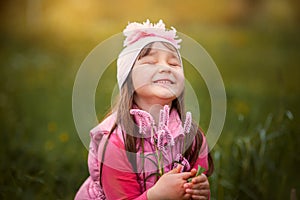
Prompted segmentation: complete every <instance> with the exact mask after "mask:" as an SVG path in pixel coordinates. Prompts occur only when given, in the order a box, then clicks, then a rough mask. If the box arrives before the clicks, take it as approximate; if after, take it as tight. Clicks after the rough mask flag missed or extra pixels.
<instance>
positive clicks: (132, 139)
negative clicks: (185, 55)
mask: <svg viewBox="0 0 300 200" xmlns="http://www.w3.org/2000/svg"><path fill="white" fill-rule="evenodd" d="M152 44H153V43H150V44H148V45H146V46H145V47H144V48H143V50H142V51H141V52H140V54H139V56H138V57H137V60H138V59H140V58H142V57H144V56H146V55H148V54H149V52H150V50H151V46H152ZM162 44H163V45H165V46H166V47H167V48H169V49H170V50H171V51H175V52H177V50H176V49H175V48H174V47H173V46H172V45H170V44H168V43H165V42H162ZM133 96H134V88H133V84H132V75H131V72H130V73H129V75H128V77H127V79H126V81H125V83H124V84H123V86H122V88H121V91H120V97H119V100H118V103H117V104H116V105H115V108H116V111H117V118H116V122H115V125H114V126H113V128H112V130H110V133H109V136H108V138H107V141H106V142H105V145H104V149H103V155H102V160H101V165H100V184H101V185H102V181H101V177H102V166H103V162H104V157H105V151H106V146H107V144H108V140H109V138H110V136H111V135H112V134H113V132H114V130H115V129H116V128H117V127H118V126H120V127H121V130H122V135H123V139H124V144H125V150H126V153H127V158H128V160H129V162H130V163H131V165H132V168H133V171H134V172H137V161H136V153H137V152H138V150H139V148H140V147H139V146H140V145H141V143H140V142H141V140H140V138H139V137H138V136H137V134H138V128H137V126H136V125H135V123H134V120H133V117H132V115H131V114H130V109H131V108H132V106H133V104H134V100H133ZM171 109H176V110H177V112H178V114H179V117H180V119H181V120H185V109H184V91H183V92H182V94H180V96H179V97H177V98H176V99H174V100H173V102H172V108H171ZM126 133H128V134H126ZM186 137H187V138H186V139H185V141H186V144H187V145H188V146H189V147H188V148H187V149H186V151H185V152H184V157H185V158H186V159H188V161H189V162H190V164H191V166H193V165H194V164H195V163H196V160H197V159H198V156H199V153H200V149H201V146H202V142H203V137H202V131H201V130H200V128H199V127H198V126H197V124H195V123H194V122H193V125H192V128H191V131H190V134H188V135H187V136H186ZM208 162H209V169H208V171H207V175H208V176H210V175H211V174H212V172H213V169H214V166H213V161H212V158H211V155H210V153H208Z"/></svg>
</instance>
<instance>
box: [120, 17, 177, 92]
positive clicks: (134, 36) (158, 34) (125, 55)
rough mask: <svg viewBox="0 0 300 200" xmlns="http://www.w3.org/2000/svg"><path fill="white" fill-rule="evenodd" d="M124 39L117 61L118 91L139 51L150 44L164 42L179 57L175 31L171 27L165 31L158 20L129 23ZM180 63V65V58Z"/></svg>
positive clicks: (162, 24) (161, 22)
mask: <svg viewBox="0 0 300 200" xmlns="http://www.w3.org/2000/svg"><path fill="white" fill-rule="evenodd" d="M123 33H124V35H125V36H126V39H125V41H124V46H125V48H124V49H123V51H122V52H121V53H120V55H119V57H118V60H117V80H118V85H119V90H120V91H121V88H122V85H123V84H124V82H125V81H126V79H127V77H128V74H129V73H130V71H131V68H132V66H133V64H134V62H135V60H136V59H137V57H138V55H139V54H140V52H141V50H142V49H143V48H144V47H145V46H146V45H148V44H150V43H152V42H166V43H169V44H171V45H173V46H174V47H175V48H176V50H177V53H178V55H179V57H180V53H179V51H178V50H179V48H180V45H179V43H180V42H181V40H180V39H177V35H176V30H175V29H174V28H173V27H172V29H171V30H166V28H165V24H164V23H163V21H162V20H160V21H159V22H158V23H157V24H154V25H153V24H152V23H150V21H149V20H147V21H146V22H144V23H143V24H140V23H136V22H134V23H130V24H128V25H127V27H126V28H125V29H124V31H123ZM180 62H181V64H182V61H181V58H180Z"/></svg>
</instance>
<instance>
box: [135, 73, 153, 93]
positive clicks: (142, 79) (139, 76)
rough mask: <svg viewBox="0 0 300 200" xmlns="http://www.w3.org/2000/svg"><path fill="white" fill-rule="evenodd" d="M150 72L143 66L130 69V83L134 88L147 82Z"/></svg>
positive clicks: (140, 86) (136, 88)
mask: <svg viewBox="0 0 300 200" xmlns="http://www.w3.org/2000/svg"><path fill="white" fill-rule="evenodd" d="M149 81H150V74H149V72H148V73H147V71H145V69H143V68H135V69H133V70H132V84H133V87H134V89H135V90H138V89H139V88H142V87H143V86H145V85H147V84H149Z"/></svg>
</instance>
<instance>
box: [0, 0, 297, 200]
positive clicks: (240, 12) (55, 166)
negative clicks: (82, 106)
mask: <svg viewBox="0 0 300 200" xmlns="http://www.w3.org/2000/svg"><path fill="white" fill-rule="evenodd" d="M0 16H1V27H0V36H1V37H0V40H1V48H0V52H1V54H0V62H1V68H0V74H1V79H0V83H1V84H0V113H1V115H0V119H1V120H0V126H1V129H0V130H1V134H0V142H1V144H0V150H1V151H0V152H1V153H0V159H1V160H0V169H1V175H0V199H72V198H74V195H75V193H76V191H77V190H78V188H79V187H80V185H81V184H82V183H83V181H84V180H85V179H86V177H87V176H88V170H87V154H88V151H87V150H86V149H85V147H84V146H83V144H82V143H81V141H80V139H79V136H78V134H77V132H76V130H75V125H74V122H73V117H72V89H73V83H74V80H75V76H76V73H77V70H78V69H79V67H80V64H81V62H82V61H83V60H84V59H85V57H86V56H87V55H88V53H89V52H90V51H91V50H92V49H93V48H94V47H95V46H96V45H98V44H99V43H100V42H101V41H103V40H105V39H107V38H108V37H110V36H112V35H113V34H116V33H119V32H121V31H122V30H123V28H124V27H125V26H126V25H127V23H128V21H130V22H132V21H139V22H142V21H145V19H147V18H149V19H150V20H151V21H154V22H157V21H158V20H159V19H163V20H164V22H165V23H166V26H167V27H170V26H174V27H176V29H177V30H178V31H180V32H182V33H185V34H187V35H188V36H190V37H192V38H194V39H195V40H197V41H198V42H199V43H200V44H201V45H202V46H203V47H204V48H205V49H206V50H207V51H208V52H209V54H210V55H211V57H212V58H213V60H214V61H215V63H216V64H217V66H218V68H219V70H220V73H221V75H222V77H223V80H224V84H225V88H226V92H227V101H228V104H227V105H228V110H227V117H226V121H225V125H224V129H223V132H222V135H221V137H220V138H219V140H218V143H217V145H216V146H215V147H214V148H213V149H212V154H213V157H214V161H215V173H214V175H213V176H212V177H210V184H211V193H212V199H296V195H298V197H299V196H300V181H299V180H300V173H299V171H298V170H299V169H300V168H299V167H300V157H299V155H300V148H299V144H300V135H299V133H300V126H299V122H300V121H299V118H300V116H299V115H300V106H299V100H300V93H299V78H300V76H299V75H300V74H299V72H300V70H299V63H300V62H299V61H300V48H299V47H300V37H299V36H300V34H299V33H300V29H299V25H300V3H299V1H297V0H218V1H216V0H212V1H194V0H185V1H179V0H172V1H170V0H165V1H158V0H153V1H137V0H127V1H117V0H110V1H101V0H87V1H79V0H65V1H59V0H51V1H50V0H43V1H40V0H27V1H26V0H23V1H22V0H14V1H1V3H0ZM99 59H101V56H99ZM114 64H115V63H113V64H112V65H111V66H110V67H109V68H108V69H107V71H106V72H105V76H104V78H102V79H101V82H100V83H99V85H101V84H106V85H105V88H104V87H101V88H100V87H99V88H98V89H97V94H96V104H97V106H96V111H97V114H98V115H99V120H100V119H101V118H102V117H103V116H104V115H105V113H106V111H107V109H109V108H110V98H111V92H112V89H113V86H114V85H115V83H116V78H115V77H116V70H115V66H114ZM186 65H187V67H186V72H185V73H186V76H187V78H188V80H189V81H190V83H191V84H192V86H193V88H194V89H195V91H197V96H198V98H199V103H200V109H201V121H200V125H201V126H202V127H203V129H204V130H207V127H208V124H209V120H210V99H209V95H208V91H207V88H206V86H205V83H204V82H203V80H202V78H201V76H200V75H199V76H198V75H197V73H195V71H194V69H193V67H189V66H188V63H187V64H186ZM195 74H196V75H195ZM102 81H103V82H102ZM91 128H92V127H91ZM87 134H88V130H87ZM296 193H297V194H296Z"/></svg>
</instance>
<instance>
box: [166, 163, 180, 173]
mask: <svg viewBox="0 0 300 200" xmlns="http://www.w3.org/2000/svg"><path fill="white" fill-rule="evenodd" d="M182 167H183V166H182V165H180V164H179V165H177V167H176V168H174V169H172V170H170V171H169V172H168V173H165V174H178V173H179V172H181V168H182Z"/></svg>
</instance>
